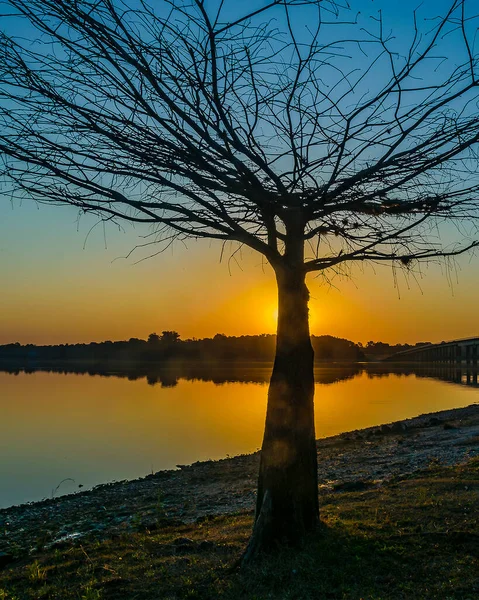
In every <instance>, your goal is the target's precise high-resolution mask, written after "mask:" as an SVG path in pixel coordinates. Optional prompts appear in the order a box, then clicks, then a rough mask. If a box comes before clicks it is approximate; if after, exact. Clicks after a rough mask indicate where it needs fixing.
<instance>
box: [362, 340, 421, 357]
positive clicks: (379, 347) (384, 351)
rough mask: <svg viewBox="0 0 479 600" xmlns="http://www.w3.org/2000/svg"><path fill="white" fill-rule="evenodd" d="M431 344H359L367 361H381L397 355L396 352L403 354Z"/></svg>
mask: <svg viewBox="0 0 479 600" xmlns="http://www.w3.org/2000/svg"><path fill="white" fill-rule="evenodd" d="M429 344H431V342H418V343H417V344H395V345H394V346H391V345H390V344H385V343H384V342H368V343H367V344H366V345H365V346H363V345H362V344H358V345H359V347H360V348H361V349H362V350H363V352H364V354H365V356H366V358H367V359H372V360H380V359H382V358H386V357H387V356H391V355H393V354H396V352H402V351H403V350H409V349H410V348H416V347H418V346H427V345H429Z"/></svg>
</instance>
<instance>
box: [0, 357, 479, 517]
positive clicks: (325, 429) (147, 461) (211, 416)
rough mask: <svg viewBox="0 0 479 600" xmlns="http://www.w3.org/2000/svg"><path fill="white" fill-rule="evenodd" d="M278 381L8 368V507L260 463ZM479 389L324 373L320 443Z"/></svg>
mask: <svg viewBox="0 0 479 600" xmlns="http://www.w3.org/2000/svg"><path fill="white" fill-rule="evenodd" d="M270 374H271V365H269V364H254V365H244V364H243V365H240V364H237V363H236V364H234V365H229V366H224V365H223V366H221V365H214V364H210V365H208V366H205V365H200V364H198V363H196V364H175V365H170V366H169V367H168V368H165V367H163V368H162V367H158V366H155V365H148V366H145V367H142V368H137V367H134V366H131V365H130V366H123V368H121V369H120V368H115V369H113V368H110V369H105V368H92V367H91V365H89V366H84V367H73V366H71V365H70V366H64V367H63V368H61V369H54V368H53V367H51V366H49V367H44V368H41V367H40V366H38V367H37V368H35V369H33V368H30V369H19V368H6V369H3V372H2V370H1V369H0V415H1V419H0V507H2V506H9V505H10V504H17V503H20V502H25V501H28V500H39V499H41V498H43V497H49V496H51V495H58V494H59V493H66V492H72V491H75V490H77V489H79V488H78V485H80V484H81V485H82V486H83V487H82V488H81V489H87V488H88V487H91V486H93V485H95V484H98V483H103V482H106V481H111V480H112V479H116V480H118V479H132V478H135V477H141V476H142V475H146V474H148V473H149V472H151V471H157V470H160V469H167V468H174V467H175V465H177V464H188V463H192V462H195V461H197V460H206V459H219V458H223V457H225V456H226V455H228V454H229V455H231V456H233V455H236V454H242V453H248V452H254V451H255V450H256V449H258V448H259V447H260V445H261V440H262V435H263V428H264V420H265V413H266V397H267V383H268V381H269V377H270ZM90 375H94V376H93V377H90ZM477 382H478V377H477V372H474V371H472V370H467V369H454V368H445V367H427V366H425V365H418V366H417V367H416V366H414V367H412V366H410V365H408V366H403V367H401V368H397V369H394V367H391V365H389V364H387V365H386V364H384V365H382V364H352V365H351V364H350V365H323V366H320V367H318V368H317V369H316V390H315V424H316V434H317V437H326V436H330V435H334V434H337V433H341V432H344V431H350V430H353V429H361V428H363V427H370V426H373V425H379V424H382V423H388V422H392V421H397V420H400V419H405V418H409V417H413V416H416V415H418V414H421V413H428V412H433V411H438V410H444V409H449V408H455V407H460V406H467V405H469V404H472V403H474V402H477V400H478V398H479V394H478V391H477V389H475V388H477ZM147 383H148V384H149V385H147ZM71 480H74V483H73V482H72V481H71ZM62 481H66V482H65V483H63V484H62V485H61V488H60V490H57V486H58V484H59V482H62Z"/></svg>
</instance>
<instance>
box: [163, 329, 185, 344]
mask: <svg viewBox="0 0 479 600" xmlns="http://www.w3.org/2000/svg"><path fill="white" fill-rule="evenodd" d="M160 341H161V342H163V343H165V344H174V343H176V342H179V341H180V334H179V333H178V332H177V331H162V332H161V338H160Z"/></svg>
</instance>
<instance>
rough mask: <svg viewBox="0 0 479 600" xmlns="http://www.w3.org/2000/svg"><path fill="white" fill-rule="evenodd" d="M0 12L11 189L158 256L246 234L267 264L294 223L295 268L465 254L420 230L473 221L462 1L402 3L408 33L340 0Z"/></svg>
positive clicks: (20, 5) (38, 2)
mask: <svg viewBox="0 0 479 600" xmlns="http://www.w3.org/2000/svg"><path fill="white" fill-rule="evenodd" d="M0 4H1V8H2V13H3V14H2V21H1V22H2V34H1V38H0V44H1V50H0V79H1V81H2V87H1V89H0V123H1V131H0V153H1V157H2V163H3V167H2V168H1V173H2V175H3V177H4V179H6V181H7V182H8V183H7V193H8V192H10V193H11V194H12V195H13V196H14V197H18V196H20V197H24V196H28V197H33V198H35V199H36V200H38V201H40V202H49V203H61V204H63V203H69V204H72V205H74V206H76V207H78V209H79V210H80V211H82V212H89V213H94V214H96V215H98V217H99V219H101V220H106V221H109V220H112V221H115V220H122V219H126V220H128V221H133V222H140V223H145V224H149V225H152V230H151V234H150V238H149V240H147V243H152V244H158V243H159V242H161V244H162V245H161V246H160V247H161V248H164V247H165V245H168V244H169V243H170V242H171V241H173V240H175V239H181V238H184V237H206V238H214V239H219V240H222V241H224V242H226V241H233V242H237V243H238V244H246V245H248V246H250V247H252V248H254V249H255V250H257V251H258V252H260V253H262V254H263V255H264V256H265V257H266V258H267V260H269V261H270V262H271V263H272V264H273V265H274V264H276V263H277V262H278V261H280V260H281V259H282V258H283V257H284V255H285V253H286V251H285V246H287V240H288V236H290V235H293V234H292V232H293V231H294V235H295V236H296V237H298V236H299V237H300V238H301V239H302V240H303V241H304V243H305V245H306V255H305V258H304V269H305V270H306V271H315V270H321V271H324V270H325V269H328V268H333V269H338V268H341V265H343V264H345V263H347V262H348V261H364V260H372V261H390V260H394V261H399V264H402V265H406V266H408V265H409V264H410V262H411V261H412V260H414V259H429V258H432V257H435V256H443V255H454V254H457V253H460V252H462V251H464V250H465V249H470V248H472V247H474V246H475V245H476V243H477V242H476V240H475V237H474V235H473V233H471V230H470V229H468V230H467V231H466V235H464V231H462V232H461V233H462V235H461V242H460V243H459V242H456V241H455V240H453V241H451V240H450V239H449V240H448V241H446V242H443V241H442V240H441V235H440V230H438V227H439V228H440V227H441V224H442V223H443V222H454V223H456V224H457V226H458V227H463V226H464V225H465V224H466V223H467V224H470V223H471V220H472V219H476V218H477V200H478V197H477V194H478V186H479V181H478V177H477V154H476V144H477V141H478V139H479V117H478V112H477V101H478V73H477V70H478V53H477V48H476V45H475V35H476V28H477V18H476V17H477V15H476V14H475V13H474V12H473V11H474V3H473V2H470V1H468V0H451V2H450V3H449V8H448V10H447V11H446V12H445V14H443V15H440V16H439V15H436V14H429V15H427V16H428V17H430V20H425V19H424V18H423V17H424V14H423V12H421V10H419V11H418V12H417V13H414V14H413V15H411V32H412V35H411V36H410V39H408V40H407V44H406V40H405V39H400V40H398V39H396V38H395V35H394V31H393V30H391V26H390V24H388V23H384V22H383V18H382V15H381V13H380V12H379V13H378V14H376V16H375V17H374V18H373V20H372V21H371V19H369V20H368V21H366V20H365V19H364V18H363V17H362V15H360V14H356V13H355V12H354V8H355V7H354V5H353V6H352V9H350V8H349V6H348V5H347V3H346V2H345V1H342V0H336V1H334V0H272V1H270V2H263V1H262V2H258V1H255V2H251V3H248V4H247V5H243V4H242V5H241V7H240V5H239V4H237V3H232V2H229V1H225V0H217V1H212V2H208V3H206V2H204V1H202V0H175V1H165V2H160V3H154V4H153V3H152V4H151V5H150V4H148V3H147V2H145V1H144V0H138V1H136V0H101V1H98V0H2V2H1V3H0ZM12 15H13V16H12ZM12 19H15V22H16V23H17V22H18V19H22V20H25V21H26V22H27V24H25V29H22V31H26V32H27V33H26V34H25V36H26V37H22V36H20V35H18V34H17V35H12V34H9V29H10V28H12V25H11V24H12ZM34 40H35V41H34ZM452 49H454V50H453V51H452ZM294 224H296V225H294Z"/></svg>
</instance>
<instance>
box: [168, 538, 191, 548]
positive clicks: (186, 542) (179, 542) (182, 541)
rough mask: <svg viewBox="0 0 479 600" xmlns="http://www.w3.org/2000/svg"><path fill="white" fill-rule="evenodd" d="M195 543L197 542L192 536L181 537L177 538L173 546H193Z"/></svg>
mask: <svg viewBox="0 0 479 600" xmlns="http://www.w3.org/2000/svg"><path fill="white" fill-rule="evenodd" d="M194 543H195V542H194V541H193V540H192V539H190V538H187V537H180V538H176V540H175V541H174V542H173V546H193V545H194Z"/></svg>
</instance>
